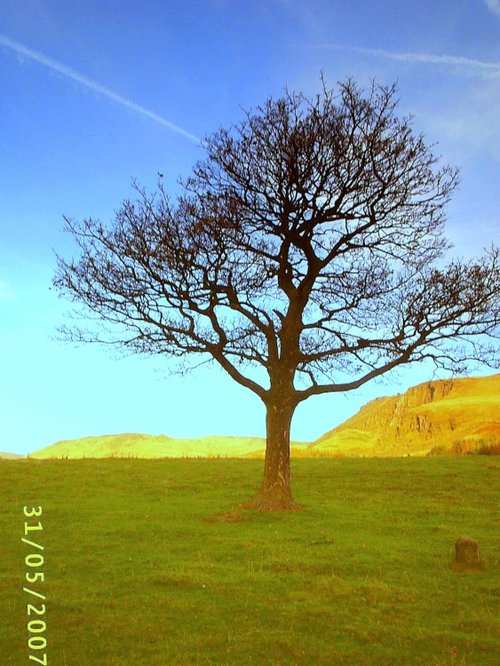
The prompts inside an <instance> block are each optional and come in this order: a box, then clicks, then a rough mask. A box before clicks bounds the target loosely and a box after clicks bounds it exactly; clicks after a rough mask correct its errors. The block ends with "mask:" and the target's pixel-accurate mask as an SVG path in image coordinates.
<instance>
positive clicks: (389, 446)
mask: <svg viewBox="0 0 500 666" xmlns="http://www.w3.org/2000/svg"><path fill="white" fill-rule="evenodd" d="M482 444H483V445H497V446H500V374H496V375H491V376H489V377H468V378H455V379H446V380H439V381H433V382H426V383H424V384H419V385H418V386H414V387H413V388H411V389H409V390H408V391H407V392H406V393H404V394H402V395H396V396H391V397H382V398H377V399H376V400H372V401H371V402H369V403H367V404H366V405H365V406H364V407H362V408H361V409H360V410H359V412H358V413H357V414H355V415H354V416H353V417H351V418H350V419H348V420H347V421H345V422H344V423H342V424H341V425H339V426H337V427H336V428H334V429H333V430H331V431H329V432H327V433H326V434H324V435H323V436H322V437H320V438H319V439H317V440H316V441H315V442H312V443H310V444H306V443H304V442H292V456H293V457H295V458H304V457H329V456H364V457H373V456H375V457H377V456H404V455H426V454H428V453H429V452H431V451H432V450H435V451H436V450H437V451H439V452H440V453H445V452H447V451H450V452H451V451H453V452H455V453H456V452H458V453H466V452H467V451H469V450H473V449H474V448H477V447H478V446H480V445H482ZM264 450H265V440H264V439H263V438H259V437H229V436H218V435H213V436H208V437H200V438H192V439H179V438H172V437H167V436H166V435H146V434H137V433H126V434H121V435H102V436H100V437H85V438H83V439H75V440H64V441H61V442H57V443H55V444H52V445H51V446H48V447H46V448H44V449H41V450H40V451H35V452H34V453H32V454H30V457H31V458H39V459H41V458H73V459H74V458H112V457H115V458H128V457H132V458H182V457H187V458H196V457H203V458H216V457H222V458H224V457H227V458H262V457H263V456H264ZM2 456H9V457H15V456H13V455H12V456H10V455H9V454H0V457H2Z"/></svg>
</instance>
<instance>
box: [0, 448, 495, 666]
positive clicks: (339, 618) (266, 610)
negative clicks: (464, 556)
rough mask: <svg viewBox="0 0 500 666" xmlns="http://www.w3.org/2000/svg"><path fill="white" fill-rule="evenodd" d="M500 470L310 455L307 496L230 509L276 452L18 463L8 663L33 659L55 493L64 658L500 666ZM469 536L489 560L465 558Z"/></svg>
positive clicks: (297, 472)
mask: <svg viewBox="0 0 500 666" xmlns="http://www.w3.org/2000/svg"><path fill="white" fill-rule="evenodd" d="M498 471H499V468H498V464H497V462H496V460H495V459H491V458H487V457H463V458H442V459H439V458H420V459H415V458H405V459H389V460H381V459H379V460H366V459H357V460H351V459H344V460H342V459H339V460H335V459H320V460H300V461H294V463H293V478H294V487H295V496H296V499H297V501H299V502H301V503H302V505H303V507H304V511H303V512H301V513H293V514H278V515H266V514H259V513H254V512H240V513H239V512H238V511H234V512H232V513H229V514H227V513H225V512H226V511H227V510H228V508H230V507H234V506H235V505H237V504H238V503H239V502H242V501H244V500H246V499H247V498H248V497H249V495H251V494H252V492H253V491H254V490H255V488H256V487H257V486H258V484H259V482H260V478H261V474H262V462H261V461H254V460H246V461H245V460H190V461H187V460H109V459H108V460H100V461H91V460H82V461H70V460H69V461H66V460H65V461H61V460H53V461H35V460H31V461H28V463H27V464H24V465H19V464H18V463H16V462H14V461H0V478H1V479H2V484H1V486H0V507H1V510H0V533H1V534H2V546H1V551H2V556H1V557H0V607H1V608H2V609H3V611H2V619H3V621H2V623H1V624H0V645H1V648H2V664H6V665H8V666H18V665H21V664H25V663H28V650H27V638H28V634H27V629H26V622H27V618H26V603H27V601H28V598H27V595H26V594H25V593H23V592H22V586H23V583H24V574H25V572H26V571H27V570H28V567H27V566H26V565H25V562H24V558H25V557H26V555H27V554H28V553H29V552H32V551H33V548H30V547H29V546H28V545H26V544H24V543H22V542H21V538H20V537H21V536H22V535H23V525H24V520H25V519H24V517H23V512H22V506H23V505H29V506H38V505H42V507H43V515H42V516H41V519H40V520H41V522H42V525H43V531H40V532H34V533H31V534H30V537H31V538H33V539H35V536H36V539H35V540H38V541H39V542H40V543H42V544H43V546H44V551H43V555H44V557H45V564H44V572H45V575H46V580H45V582H44V583H43V584H41V583H39V584H38V585H34V584H33V585H31V587H33V588H36V590H37V591H40V592H43V593H45V594H46V595H47V615H46V616H45V619H46V621H47V626H48V629H47V634H46V635H47V638H48V649H47V653H48V661H49V664H61V665H64V664H72V666H80V665H85V666H94V665H95V666H129V665H132V664H133V665H134V666H166V665H167V664H168V665H170V664H172V665H173V664H175V666H184V665H188V664H189V665H191V664H192V665H195V664H197V665H200V666H201V665H207V666H208V665H209V664H217V665H224V664H227V665H231V666H234V665H235V664H242V665H245V666H246V665H250V664H259V665H260V666H295V665H297V666H299V665H300V666H308V665H313V664H314V665H316V664H320V665H321V664H322V665H325V666H326V665H328V666H330V665H332V664H335V665H339V666H342V665H346V666H347V665H349V666H353V665H355V666H368V665H369V666H375V665H379V666H398V665H400V666H416V665H422V666H439V665H443V666H444V665H450V666H452V665H454V666H459V665H462V666H464V665H465V666H496V665H497V664H498V649H499V644H498V633H497V630H498V622H497V611H498V594H499V560H498V553H499V552H500V535H499V533H498V531H495V530H494V529H493V526H494V524H495V518H496V507H497V505H498V499H499V498H498ZM34 522H35V521H34ZM464 534H466V535H470V536H473V537H475V538H477V539H478V540H479V542H480V545H481V555H482V558H483V560H484V563H485V568H484V570H483V571H481V572H479V573H475V574H465V573H458V572H456V571H453V570H452V569H450V568H449V566H448V565H449V563H450V561H451V560H452V558H453V546H454V542H455V540H456V539H457V538H458V537H459V536H461V535H464ZM30 571H31V570H30ZM24 584H25V583H24ZM29 663H32V662H29Z"/></svg>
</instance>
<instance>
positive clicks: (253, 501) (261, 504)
mask: <svg viewBox="0 0 500 666" xmlns="http://www.w3.org/2000/svg"><path fill="white" fill-rule="evenodd" d="M239 506H240V507H241V508H242V509H250V510H253V511H262V512H264V511H267V512H270V513H272V512H275V513H277V512H283V511H303V507H302V506H301V505H300V504H297V502H294V501H293V499H292V497H290V496H286V495H285V496H284V495H275V494H269V493H257V495H254V496H253V497H251V498H250V499H249V500H248V501H247V502H244V503H243V504H240V505H239Z"/></svg>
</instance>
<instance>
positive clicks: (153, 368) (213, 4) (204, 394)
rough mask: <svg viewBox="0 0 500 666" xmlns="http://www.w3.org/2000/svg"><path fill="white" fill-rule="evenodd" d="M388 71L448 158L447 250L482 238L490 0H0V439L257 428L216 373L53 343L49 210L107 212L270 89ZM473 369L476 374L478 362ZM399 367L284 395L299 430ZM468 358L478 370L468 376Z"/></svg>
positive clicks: (491, 191) (492, 68)
mask: <svg viewBox="0 0 500 666" xmlns="http://www.w3.org/2000/svg"><path fill="white" fill-rule="evenodd" d="M321 70H322V71H323V72H324V74H325V77H326V79H327V81H328V82H329V83H330V84H331V85H332V86H333V85H334V84H335V82H336V81H338V80H342V79H345V77H346V76H353V77H354V78H355V79H356V80H357V81H358V82H360V83H361V84H368V83H369V81H370V78H372V77H374V78H376V80H377V81H379V82H381V83H387V84H390V83H392V82H394V81H396V80H397V81H398V84H399V97H400V100H401V102H400V110H401V112H402V113H405V114H406V113H412V114H413V115H414V117H415V121H414V126H415V128H416V129H417V131H422V132H423V133H424V134H425V136H426V137H427V140H428V141H429V142H431V143H434V142H439V148H438V152H439V153H441V154H442V155H443V161H444V162H446V163H451V164H453V165H457V166H459V167H460V168H461V173H462V176H461V186H460V190H459V191H458V192H457V193H456V195H455V197H454V199H453V202H452V203H451V205H450V206H449V209H448V229H447V234H448V237H449V238H450V239H451V240H452V241H453V243H454V244H455V248H454V250H453V254H454V255H456V256H460V257H465V258H467V257H472V256H476V255H478V254H480V253H481V252H482V248H483V247H484V246H486V245H489V244H491V242H492V241H496V242H497V243H498V240H499V224H498V198H499V197H498V182H499V175H500V173H499V171H500V169H499V159H500V131H499V124H500V123H499V120H498V118H499V114H498V100H499V98H500V1H499V0H432V2H422V1H421V0H406V1H405V2H401V0H349V1H347V0H329V1H326V0H325V1H321V0H307V1H302V0H253V1H252V2H249V1H244V0H205V1H198V2H194V1H186V0H182V1H180V0H170V1H169V2H164V0H158V1H153V0H142V1H141V2H138V1H130V0H120V1H119V2H118V1H117V0H106V2H102V0H95V1H92V0H72V2H65V1H63V0H2V3H1V4H0V417H1V418H0V450H6V451H13V452H19V453H26V452H29V451H33V450H36V449H38V448H41V447H43V446H45V445H48V444H50V443H53V442H54V441H57V440H60V439H66V438H73V437H82V436H86V435H97V434H104V433H112V432H150V433H165V434H167V435H171V436H177V437H182V436H185V437H194V436H200V435H205V434H215V433H217V434H241V435H261V436H263V435H264V411H263V407H262V405H261V404H260V401H259V400H258V398H256V397H255V396H254V395H253V394H251V393H250V392H248V391H246V390H245V389H243V388H241V387H239V386H238V385H236V384H234V383H233V382H232V380H231V379H229V378H228V377H226V376H225V375H224V374H223V373H222V372H221V371H218V370H216V369H213V370H209V369H200V370H199V371H197V372H196V373H194V374H190V375H188V376H186V377H180V376H177V375H171V374H169V362H168V360H166V359H165V360H164V361H163V360H160V359H143V358H126V359H123V358H118V357H117V355H112V354H110V352H109V350H106V349H101V348H97V347H94V346H91V347H74V346H71V345H68V344H64V343H61V342H58V341H57V340H55V339H54V338H55V336H56V328H57V326H58V325H61V324H63V323H64V322H65V321H66V319H67V313H68V311H69V308H70V306H69V304H68V303H66V302H64V301H62V300H61V299H60V298H58V296H57V294H56V293H55V292H54V291H53V290H51V288H50V287H51V279H52V276H53V273H54V269H55V258H54V250H56V251H57V252H58V253H61V254H63V255H64V256H69V255H71V253H72V251H73V245H72V242H71V238H70V237H69V236H68V235H67V234H64V233H62V231H61V229H62V227H63V220H62V216H63V214H66V215H69V216H71V217H75V218H82V217H84V216H92V217H95V218H100V219H101V220H102V221H108V220H110V219H111V218H112V217H113V213H114V211H115V210H116V209H117V208H118V206H119V204H120V202H121V201H122V199H124V198H126V197H128V196H131V195H132V190H131V179H132V178H136V179H137V180H138V181H139V182H140V183H142V184H143V185H145V186H146V187H148V188H153V187H154V186H155V184H156V181H157V172H158V171H160V172H161V173H163V174H164V183H165V185H166V187H167V188H168V189H169V190H170V191H171V192H172V193H173V194H175V193H176V192H177V189H178V186H177V184H176V181H177V178H178V176H182V175H187V174H188V173H189V169H190V167H191V165H192V164H193V163H194V162H195V161H196V160H197V159H199V158H200V157H202V156H203V152H202V150H201V149H200V148H199V146H198V143H197V140H196V138H197V137H204V136H206V135H207V134H210V133H211V132H212V131H214V130H216V129H217V128H218V127H219V126H221V125H222V126H224V125H228V124H230V123H232V122H235V121H238V120H239V119H241V118H242V115H243V111H242V109H250V108H252V107H255V106H256V105H258V104H260V103H262V102H263V101H264V100H265V99H266V98H267V97H269V96H271V95H273V96H277V95H279V94H280V93H281V92H282V91H283V89H284V87H285V86H288V88H290V89H295V90H302V91H303V92H305V93H307V94H313V93H315V92H317V91H318V89H319V87H320V84H319V75H320V71H321ZM483 372H484V373H485V374H488V373H489V372H491V370H484V371H483ZM432 373H433V369H432V367H430V366H426V367H419V366H418V367H411V368H409V369H406V370H404V371H399V372H396V373H395V374H392V375H390V376H388V377H387V378H386V379H385V380H384V382H383V383H382V384H381V383H377V384H372V385H369V386H366V387H364V388H363V389H361V390H359V391H357V392H355V393H351V394H349V395H341V394H335V395H330V396H322V397H321V398H313V399H312V400H310V401H309V402H306V403H305V404H303V405H301V406H299V408H298V410H297V413H296V415H295V419H294V424H293V430H292V435H293V436H294V437H295V438H297V439H304V440H312V439H314V438H316V437H318V436H320V435H321V434H323V433H324V432H325V431H326V430H329V429H331V428H332V427H334V426H335V425H337V424H338V423H340V422H341V421H343V420H344V419H345V418H347V417H348V416H350V415H351V414H353V413H354V412H355V411H357V409H359V407H360V406H361V405H362V404H364V403H365V402H366V401H368V400H370V399H372V398H373V397H376V396H378V395H382V394H392V393H396V392H400V391H403V390H405V389H406V388H408V387H409V386H411V385H413V384H415V383H418V382H420V381H425V380H426V379H429V378H431V377H432ZM478 374H479V373H478Z"/></svg>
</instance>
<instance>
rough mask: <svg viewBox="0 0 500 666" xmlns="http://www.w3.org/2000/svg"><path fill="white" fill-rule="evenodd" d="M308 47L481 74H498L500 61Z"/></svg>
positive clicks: (348, 48)
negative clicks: (471, 70) (447, 67)
mask: <svg viewBox="0 0 500 666" xmlns="http://www.w3.org/2000/svg"><path fill="white" fill-rule="evenodd" d="M304 46H306V47H307V45H302V46H301V48H304ZM309 48H314V49H337V50H340V51H355V52H356V53H366V54H367V55H373V56H377V57H379V58H389V59H390V60H400V61H404V62H417V63H424V64H432V65H454V66H455V67H457V66H458V67H462V68H469V69H473V70H476V71H477V72H479V73H481V74H489V75H490V76H491V75H493V76H500V63H498V62H484V61H483V60H473V59H471V58H463V57H462V56H450V55H433V54H430V53H400V52H398V51H384V50H383V49H369V48H363V47H361V46H345V45H343V44H329V43H325V44H311V45H309Z"/></svg>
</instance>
